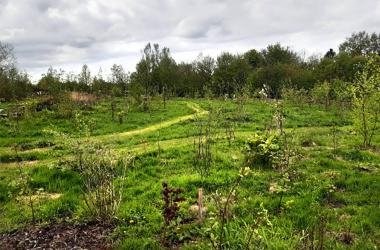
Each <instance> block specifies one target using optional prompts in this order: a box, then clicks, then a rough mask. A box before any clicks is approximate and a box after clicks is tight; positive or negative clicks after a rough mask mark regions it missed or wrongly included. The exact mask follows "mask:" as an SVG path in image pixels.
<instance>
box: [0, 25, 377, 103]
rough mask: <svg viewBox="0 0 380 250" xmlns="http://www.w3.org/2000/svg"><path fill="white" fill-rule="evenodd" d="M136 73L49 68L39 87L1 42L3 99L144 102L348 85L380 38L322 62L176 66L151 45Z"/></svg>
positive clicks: (274, 56)
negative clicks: (85, 97) (82, 96)
mask: <svg viewBox="0 0 380 250" xmlns="http://www.w3.org/2000/svg"><path fill="white" fill-rule="evenodd" d="M141 54H142V56H141V59H140V61H139V62H138V63H137V65H136V70H135V71H134V72H132V73H129V72H126V71H125V70H124V68H123V67H122V65H116V64H115V65H113V66H112V68H111V74H110V75H108V76H107V77H104V76H103V73H102V71H101V69H100V70H99V72H98V73H97V74H94V75H93V74H92V73H91V72H90V70H89V67H88V66H87V65H83V67H82V70H81V72H80V73H79V74H78V75H75V74H72V73H66V72H64V71H63V70H56V69H53V68H52V67H50V68H49V69H48V71H47V73H45V74H43V75H42V76H41V78H40V79H39V81H38V83H37V84H32V83H31V81H30V78H29V76H28V74H27V73H26V72H21V71H19V70H18V69H17V67H16V59H15V57H14V53H13V47H12V46H11V45H9V44H5V43H1V42H0V98H2V99H5V100H12V99H21V98H25V97H27V96H31V95H36V94H48V95H56V94H59V93H62V92H68V91H80V92H88V93H93V94H96V95H100V96H103V95H108V96H131V97H133V98H135V99H136V100H138V101H141V102H144V100H146V99H148V98H149V97H151V96H156V95H161V96H163V97H164V98H165V99H166V98H169V97H192V98H197V97H200V98H204V97H228V98H233V97H234V96H238V95H244V94H246V95H249V96H253V95H265V96H266V97H268V98H281V97H282V95H283V94H284V92H285V90H287V89H295V90H304V91H306V92H308V91H311V90H312V89H313V88H315V86H320V85H322V84H323V83H326V82H328V83H330V84H332V85H336V84H338V85H339V84H340V85H342V84H345V85H347V84H349V83H352V82H353V80H354V78H355V74H356V73H357V72H358V71H360V69H361V65H363V64H364V63H365V62H366V61H367V58H368V56H369V55H371V54H377V55H380V33H379V34H376V33H372V34H369V33H367V32H365V31H362V32H358V33H353V34H352V35H351V36H350V37H348V38H346V40H345V41H344V42H343V43H342V44H340V46H339V51H338V52H335V51H334V50H333V49H330V50H329V51H327V52H326V54H325V55H324V56H323V57H318V56H311V57H309V58H303V57H302V56H300V55H299V54H298V53H296V52H295V51H293V50H292V49H291V48H289V47H286V46H283V45H281V44H279V43H276V44H272V45H268V46H267V47H266V48H265V49H262V50H256V49H252V50H249V51H247V52H245V53H242V54H231V53H229V52H223V53H221V54H220V55H219V56H218V57H217V58H216V59H214V58H212V57H210V56H203V55H199V56H198V57H197V58H196V59H195V60H194V61H193V62H190V63H187V62H180V63H178V62H176V61H175V60H174V59H173V57H172V55H171V52H170V49H169V48H167V47H163V48H161V47H160V46H159V45H158V44H150V43H148V44H147V45H146V46H145V47H144V49H143V50H142V51H141Z"/></svg>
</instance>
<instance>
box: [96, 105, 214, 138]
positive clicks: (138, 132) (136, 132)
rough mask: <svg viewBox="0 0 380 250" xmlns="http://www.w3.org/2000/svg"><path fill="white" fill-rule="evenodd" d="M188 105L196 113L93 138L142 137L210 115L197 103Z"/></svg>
mask: <svg viewBox="0 0 380 250" xmlns="http://www.w3.org/2000/svg"><path fill="white" fill-rule="evenodd" d="M186 105H187V106H188V107H189V108H191V109H192V110H193V111H194V112H195V113H194V114H190V115H184V116H179V117H176V118H173V119H170V120H167V121H162V122H160V123H157V124H153V125H150V126H148V127H146V128H142V129H136V130H131V131H126V132H121V133H113V134H108V135H100V136H94V137H91V138H93V139H96V140H101V141H104V140H110V139H111V140H112V139H115V138H117V139H120V138H126V137H131V136H134V135H141V134H145V133H150V132H154V131H157V130H159V129H162V128H166V127H170V126H172V125H174V124H176V123H180V122H183V121H187V120H190V119H193V118H194V116H195V115H199V116H202V115H206V114H207V113H208V111H206V110H203V109H202V108H201V107H199V106H198V105H197V104H195V103H190V102H186Z"/></svg>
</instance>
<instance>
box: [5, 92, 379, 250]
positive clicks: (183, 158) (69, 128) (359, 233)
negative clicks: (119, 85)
mask: <svg viewBox="0 0 380 250" xmlns="http://www.w3.org/2000/svg"><path fill="white" fill-rule="evenodd" d="M9 105H11V104H0V108H7V107H8V106H9ZM283 105H284V117H285V121H284V129H285V133H286V134H288V135H289V136H291V139H292V140H291V143H290V144H291V147H292V149H293V150H294V151H296V152H297V158H296V160H293V161H292V163H291V164H290V167H289V170H288V171H287V173H286V174H287V175H286V178H284V173H282V172H280V171H278V170H276V169H273V168H268V167H263V166H260V165H255V164H253V165H252V164H251V165H247V163H246V156H245V150H246V148H247V140H249V138H250V137H252V136H253V135H254V134H256V133H258V134H264V133H265V131H267V130H268V128H269V127H272V130H275V128H273V115H274V108H273V106H274V102H272V101H261V100H247V101H245V102H244V103H240V102H238V101H233V100H227V101H225V100H205V99H173V100H170V101H168V103H167V106H166V107H165V108H164V106H163V104H162V103H161V101H160V100H153V102H152V104H151V107H152V108H151V110H150V112H142V111H140V110H138V109H137V108H130V107H129V109H128V112H127V113H126V114H125V116H124V121H123V123H122V124H120V123H119V121H118V119H117V118H116V117H115V118H114V119H112V115H111V111H110V110H111V101H110V100H107V99H104V100H99V101H98V102H97V103H96V104H94V105H92V106H91V107H90V108H86V109H83V110H81V111H80V114H81V115H80V116H81V119H82V120H83V121H85V122H86V123H88V124H91V131H90V135H89V136H87V137H86V138H84V136H83V134H82V132H81V130H80V129H78V126H79V125H78V122H76V120H75V119H73V118H71V119H67V118H62V117H60V116H59V114H58V113H57V112H55V111H47V110H45V111H42V112H35V113H30V114H28V115H26V116H25V117H24V118H23V119H21V120H20V121H19V122H18V123H16V121H14V120H5V119H3V120H1V121H0V134H1V138H0V233H4V232H9V231H11V230H15V229H18V228H22V227H24V226H26V225H28V224H30V223H31V217H32V215H31V209H30V207H29V206H28V204H27V202H23V194H20V188H19V185H18V183H17V182H18V181H17V180H18V179H19V177H20V169H21V170H22V171H24V172H26V173H28V174H29V175H30V177H31V179H30V181H29V182H28V185H29V187H30V188H32V189H33V190H41V193H42V194H43V195H41V196H43V198H41V199H39V198H36V202H35V203H36V204H35V210H36V213H35V214H36V219H37V221H38V223H40V224H44V223H49V222H51V221H58V222H60V221H85V220H86V219H87V217H86V211H85V208H84V207H85V204H84V201H83V198H82V180H81V176H80V174H79V173H78V171H76V170H74V169H71V168H70V167H67V164H66V162H67V161H69V160H70V159H72V157H73V152H72V149H70V148H68V146H67V144H66V143H65V140H68V139H65V138H70V140H74V141H76V142H77V143H83V144H85V143H87V141H88V140H90V141H95V142H98V143H101V144H103V145H106V146H107V147H108V148H110V149H111V150H113V151H114V152H116V154H118V155H119V156H123V155H125V154H127V153H132V154H134V155H135V159H134V162H133V165H131V166H130V167H129V168H128V169H127V173H126V176H127V178H126V179H125V190H124V193H123V200H122V203H121V207H120V209H119V211H118V214H117V226H116V229H115V231H114V232H113V234H112V235H111V236H110V237H112V238H113V239H114V240H115V243H114V247H115V248H117V249H161V248H164V246H163V244H162V237H164V236H163V235H164V234H165V235H166V236H165V237H166V238H169V241H170V242H171V243H172V244H173V246H172V247H176V248H181V249H211V248H212V245H211V244H212V242H214V241H215V240H213V237H214V236H215V235H218V234H219V231H218V225H217V224H216V221H217V214H218V209H217V206H216V203H215V196H216V195H217V194H221V196H223V197H226V196H227V195H228V192H229V190H231V188H232V186H233V185H234V182H235V179H237V178H238V176H239V169H240V168H242V167H247V166H248V167H250V168H251V170H252V173H250V174H249V175H248V176H246V177H244V178H243V179H242V180H241V182H240V183H239V185H237V187H236V190H235V192H234V194H233V200H232V201H231V204H230V205H229V220H228V222H227V223H226V225H225V227H226V229H225V230H226V233H225V235H224V247H225V248H230V249H247V248H248V247H247V246H249V247H250V248H252V249H256V248H259V249H260V248H262V249H306V248H307V249H313V248H311V247H315V249H316V248H317V246H318V245H323V246H324V247H325V248H326V249H347V248H348V249H377V247H379V246H380V174H379V168H380V151H379V148H380V134H377V135H375V138H374V145H375V147H374V148H373V149H367V150H364V149H361V148H360V143H361V139H360V137H359V136H358V135H357V134H356V133H355V132H354V130H353V128H352V122H351V117H350V113H349V111H347V109H345V108H342V107H338V106H334V105H332V106H330V107H328V108H327V109H326V108H325V107H324V106H319V105H315V104H304V105H294V104H289V103H284V104H283ZM116 107H117V109H126V107H127V104H126V102H125V101H124V100H122V99H118V100H117V102H116ZM215 110H218V111H219V113H218V114H221V115H220V117H219V116H218V115H215V117H214V118H213V119H214V120H213V125H212V126H213V137H212V144H211V154H212V161H211V167H210V173H209V175H208V176H205V177H202V176H201V175H200V174H199V173H198V172H197V171H196V169H195V167H194V155H195V152H194V151H195V150H194V143H195V142H196V141H197V140H198V136H199V135H198V133H199V128H198V127H197V124H199V121H203V122H205V123H207V121H208V119H211V118H209V117H210V115H209V114H210V112H211V113H215V112H214V111H215ZM231 117H233V119H232V118H231ZM236 117H238V118H239V119H235V118H236ZM227 120H228V121H232V122H231V124H232V126H233V134H234V139H233V140H232V141H229V140H227V138H226V132H225V129H224V128H223V126H222V123H223V122H225V121H227ZM52 130H53V131H56V132H59V133H64V134H65V137H64V136H62V135H61V136H53V135H52V133H49V131H52ZM16 143H17V144H18V145H19V147H18V148H19V149H18V152H16V151H15V149H14V147H13V146H14V145H15V144H16ZM74 153H75V152H74ZM20 160H21V161H20ZM163 181H166V182H167V183H168V184H169V185H170V186H171V187H176V188H181V189H182V190H183V193H182V196H184V197H185V198H186V201H184V202H181V203H180V206H181V209H180V211H179V215H180V218H182V222H180V223H178V225H176V228H174V229H173V228H171V229H170V230H169V229H166V231H165V230H164V229H163V226H164V219H163V216H162V206H163V203H162V182H163ZM198 188H203V194H204V205H205V206H206V207H207V214H206V217H205V219H204V221H203V222H199V221H197V220H186V219H187V218H191V217H192V216H193V215H191V212H189V207H190V206H191V205H192V204H195V203H196V202H197V190H198ZM213 197H214V198H213ZM24 200H25V199H24ZM263 214H265V216H264V217H262V216H263ZM193 217H194V216H193ZM260 218H264V219H260ZM185 221H187V222H185ZM168 235H169V236H170V237H168Z"/></svg>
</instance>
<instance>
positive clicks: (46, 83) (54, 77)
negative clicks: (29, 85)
mask: <svg viewBox="0 0 380 250" xmlns="http://www.w3.org/2000/svg"><path fill="white" fill-rule="evenodd" d="M37 87H38V89H39V90H41V91H43V92H45V93H47V94H50V95H53V96H57V95H58V94H59V92H60V91H61V88H62V84H61V82H60V77H59V75H58V71H57V70H55V69H53V67H51V66H50V67H49V69H48V71H47V73H46V74H43V75H42V78H41V79H40V80H39V81H38V84H37Z"/></svg>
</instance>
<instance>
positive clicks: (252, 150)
mask: <svg viewBox="0 0 380 250" xmlns="http://www.w3.org/2000/svg"><path fill="white" fill-rule="evenodd" d="M279 143H280V138H279V134H278V133H267V134H262V135H259V134H254V135H253V136H252V137H250V138H248V139H247V142H246V147H245V161H246V164H247V165H248V166H252V167H255V166H261V167H269V168H271V167H275V164H276V161H277V158H278V155H279V153H280V152H281V147H280V144H279Z"/></svg>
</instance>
